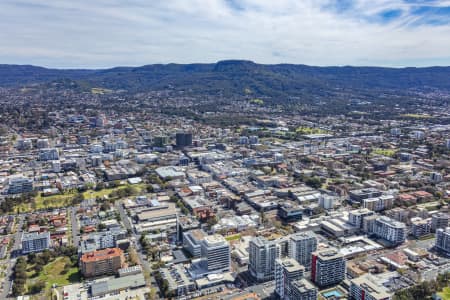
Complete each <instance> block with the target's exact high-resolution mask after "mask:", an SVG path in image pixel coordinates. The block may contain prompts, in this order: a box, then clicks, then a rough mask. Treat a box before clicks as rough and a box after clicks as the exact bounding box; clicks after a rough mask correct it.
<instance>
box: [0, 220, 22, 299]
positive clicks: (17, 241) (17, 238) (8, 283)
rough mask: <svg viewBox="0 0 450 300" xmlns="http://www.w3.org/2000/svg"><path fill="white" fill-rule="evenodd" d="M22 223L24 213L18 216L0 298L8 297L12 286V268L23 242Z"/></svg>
mask: <svg viewBox="0 0 450 300" xmlns="http://www.w3.org/2000/svg"><path fill="white" fill-rule="evenodd" d="M22 225H23V215H18V216H17V223H16V233H15V234H14V244H13V246H12V248H11V251H10V260H9V263H8V267H7V269H6V273H5V279H4V283H3V289H2V291H1V293H0V299H8V295H9V292H10V290H11V287H12V284H13V282H12V270H13V268H14V265H15V264H16V257H17V253H18V252H19V251H20V249H21V248H22V247H21V242H22Z"/></svg>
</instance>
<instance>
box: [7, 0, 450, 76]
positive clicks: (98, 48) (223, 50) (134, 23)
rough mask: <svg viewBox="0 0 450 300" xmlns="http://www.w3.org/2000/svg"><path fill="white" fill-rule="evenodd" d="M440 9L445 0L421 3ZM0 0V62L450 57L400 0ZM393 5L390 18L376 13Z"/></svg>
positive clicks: (445, 43) (443, 28)
mask: <svg viewBox="0 0 450 300" xmlns="http://www.w3.org/2000/svg"><path fill="white" fill-rule="evenodd" d="M429 3H430V5H433V6H441V7H447V5H448V6H450V1H435V2H429ZM333 5H336V0H304V1H298V0H277V1H274V0H165V1H152V0H128V1H125V0H91V1H89V0H77V1H69V0H60V1H52V0H3V1H1V2H0V28H2V30H1V31H0V39H1V40H2V43H0V57H1V58H2V59H1V60H0V63H20V64H25V63H26V64H36V65H44V66H51V67H111V66H116V65H143V64H150V63H169V62H179V63H190V62H215V61H218V60H221V59H230V58H234V59H250V60H254V61H256V62H260V63H299V64H311V65H389V66H403V65H420V66H421V65H430V64H447V65H449V64H450V54H448V49H449V48H450V39H447V38H444V37H448V36H450V27H449V26H448V25H440V26H430V25H426V24H422V25H420V26H419V25H412V24H417V22H418V21H420V20H421V18H422V17H423V16H417V15H413V14H411V13H410V12H411V10H412V9H413V8H414V5H413V4H411V3H405V2H404V1H402V0H372V1H370V0H354V1H353V4H352V7H351V9H348V10H346V11H342V12H337V11H336V10H333V9H329V8H330V6H331V7H332V6H333ZM393 9H399V10H402V12H403V13H402V15H401V17H400V18H398V19H395V20H392V21H390V22H384V23H383V22H372V21H370V17H371V16H375V15H377V14H379V13H381V12H383V11H387V10H393Z"/></svg>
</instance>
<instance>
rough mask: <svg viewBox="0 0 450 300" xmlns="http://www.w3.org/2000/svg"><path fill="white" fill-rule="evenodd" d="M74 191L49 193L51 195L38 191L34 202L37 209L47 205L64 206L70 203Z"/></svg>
mask: <svg viewBox="0 0 450 300" xmlns="http://www.w3.org/2000/svg"><path fill="white" fill-rule="evenodd" d="M75 195H76V193H74V192H67V193H64V194H61V195H51V196H41V194H40V193H39V194H38V196H37V197H36V198H35V199H34V201H35V203H36V208H37V209H44V208H47V207H64V206H68V205H70V203H71V200H72V198H73V197H75Z"/></svg>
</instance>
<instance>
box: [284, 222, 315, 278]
mask: <svg viewBox="0 0 450 300" xmlns="http://www.w3.org/2000/svg"><path fill="white" fill-rule="evenodd" d="M288 247H289V257H292V258H293V259H295V260H296V261H298V262H299V263H300V264H301V265H302V266H304V267H305V268H306V270H310V269H311V254H312V253H313V252H314V251H316V250H317V238H316V236H315V234H314V233H313V232H312V231H306V232H300V233H296V234H293V235H291V236H290V238H289V246H288Z"/></svg>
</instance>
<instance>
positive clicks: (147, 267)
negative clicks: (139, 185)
mask: <svg viewBox="0 0 450 300" xmlns="http://www.w3.org/2000/svg"><path fill="white" fill-rule="evenodd" d="M116 208H117V210H118V211H119V214H120V219H121V220H122V223H123V224H124V225H125V228H126V229H127V230H128V232H130V234H131V236H132V237H133V238H132V243H133V246H134V247H135V248H136V252H137V255H138V258H139V262H140V264H141V266H142V268H143V269H144V271H145V273H146V274H151V268H150V264H149V263H148V261H147V259H146V257H145V256H144V253H143V252H142V247H141V244H140V242H139V239H140V237H141V236H140V235H138V234H136V233H135V231H134V229H133V226H132V224H131V222H130V219H129V218H128V216H127V214H126V212H125V210H124V209H123V206H122V201H116ZM146 280H147V284H148V285H149V286H150V285H151V282H150V281H149V279H148V277H147V276H146Z"/></svg>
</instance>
